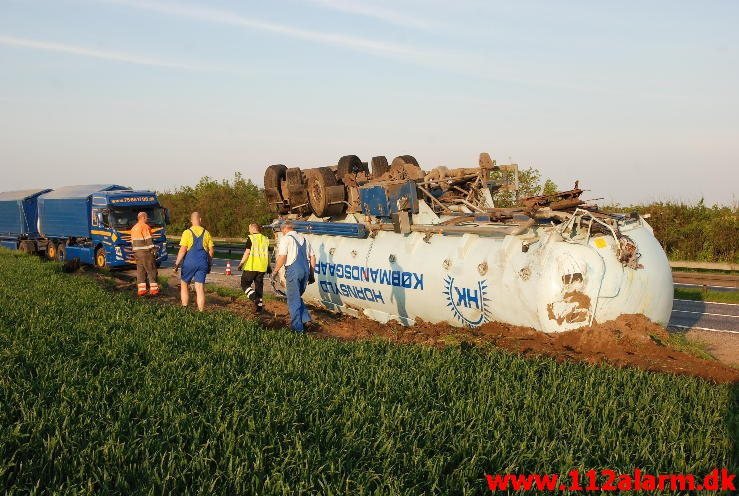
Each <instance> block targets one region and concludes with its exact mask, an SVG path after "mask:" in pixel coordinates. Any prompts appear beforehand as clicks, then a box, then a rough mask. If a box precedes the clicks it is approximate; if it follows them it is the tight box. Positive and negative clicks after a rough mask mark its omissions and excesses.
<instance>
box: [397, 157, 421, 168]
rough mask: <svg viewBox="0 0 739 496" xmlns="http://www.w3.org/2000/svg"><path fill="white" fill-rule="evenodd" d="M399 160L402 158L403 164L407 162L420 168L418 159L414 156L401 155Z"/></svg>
mask: <svg viewBox="0 0 739 496" xmlns="http://www.w3.org/2000/svg"><path fill="white" fill-rule="evenodd" d="M399 158H402V159H403V162H405V163H406V164H413V165H416V166H418V160H416V157H414V156H413V155H401V156H400V157H399Z"/></svg>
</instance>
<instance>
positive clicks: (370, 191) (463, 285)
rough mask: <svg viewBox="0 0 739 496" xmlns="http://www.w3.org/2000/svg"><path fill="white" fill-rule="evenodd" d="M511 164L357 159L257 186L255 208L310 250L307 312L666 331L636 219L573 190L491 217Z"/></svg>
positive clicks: (663, 276) (658, 275)
mask: <svg viewBox="0 0 739 496" xmlns="http://www.w3.org/2000/svg"><path fill="white" fill-rule="evenodd" d="M517 183H518V177H517V166H516V165H504V166H498V165H496V163H495V162H494V161H493V160H491V159H490V157H489V155H487V154H481V155H480V160H479V164H478V166H477V167H471V168H460V169H449V168H446V167H437V168H435V169H433V170H431V171H429V172H424V171H423V170H422V169H421V168H420V166H419V165H418V163H417V162H416V160H415V159H414V158H413V157H411V156H407V155H405V156H400V157H397V158H396V159H395V160H393V161H392V163H390V164H389V163H388V161H387V160H386V159H385V158H384V157H375V158H373V159H372V172H371V173H370V171H369V168H368V166H367V164H366V163H363V162H361V161H360V160H359V159H358V158H357V157H356V156H346V157H342V158H341V159H340V160H339V162H338V164H337V165H336V166H330V167H320V168H316V169H308V170H305V171H302V170H301V169H299V168H292V169H288V168H286V167H284V166H282V165H273V166H270V167H269V168H268V169H267V171H266V174H265V196H266V198H267V201H268V202H269V204H270V206H271V207H272V208H273V209H274V211H275V212H276V213H277V214H278V215H279V218H278V219H277V220H276V222H275V224H273V227H275V228H278V226H279V225H280V224H281V223H282V222H283V221H285V220H287V219H290V220H291V221H292V222H293V223H294V225H295V229H296V230H297V231H299V232H302V233H304V234H305V235H306V236H307V237H308V239H309V240H310V241H311V244H312V247H313V250H314V252H315V255H316V258H317V264H316V283H315V284H311V285H309V286H308V289H307V290H306V293H305V298H306V300H307V301H309V302H312V303H313V304H318V305H322V306H325V307H327V308H329V309H332V310H336V311H341V312H344V313H347V314H350V315H355V316H359V315H365V316H367V317H369V318H372V319H374V320H378V321H380V322H387V321H390V320H396V321H398V322H400V323H402V324H404V325H412V324H413V323H414V322H416V321H417V320H419V319H420V320H423V321H426V322H431V323H437V322H447V323H449V324H452V325H457V326H479V325H481V324H484V323H485V322H489V321H500V322H505V323H510V324H515V325H523V326H530V327H534V328H536V329H539V330H542V331H545V332H559V331H565V330H569V329H574V328H577V327H581V326H584V325H589V324H592V323H594V322H596V321H597V322H604V321H606V320H611V319H615V318H616V317H618V316H619V315H621V314H643V315H645V316H647V317H648V318H649V319H651V320H652V321H654V322H657V323H660V324H666V322H667V320H668V318H669V314H670V311H671V306H672V277H671V272H670V268H669V264H668V262H667V258H666V256H665V254H664V252H663V251H662V248H661V247H660V245H659V243H658V242H657V241H656V239H655V238H654V236H653V234H652V231H651V228H650V227H649V225H648V224H647V223H646V221H645V220H644V219H643V218H641V217H640V216H638V215H637V214H631V215H627V216H624V215H613V214H607V213H604V212H601V211H600V210H598V208H597V207H596V206H594V205H587V204H585V202H584V201H582V200H581V199H580V196H581V194H582V193H583V190H581V189H579V188H578V185H577V183H575V187H574V188H573V189H572V190H569V191H562V192H558V193H555V194H552V195H544V196H535V197H528V198H523V199H519V200H518V201H517V202H516V204H515V206H512V207H496V205H495V203H494V198H495V197H496V195H497V194H500V193H505V192H510V193H509V195H511V196H512V194H513V193H512V192H514V191H516V189H517V186H518V184H517Z"/></svg>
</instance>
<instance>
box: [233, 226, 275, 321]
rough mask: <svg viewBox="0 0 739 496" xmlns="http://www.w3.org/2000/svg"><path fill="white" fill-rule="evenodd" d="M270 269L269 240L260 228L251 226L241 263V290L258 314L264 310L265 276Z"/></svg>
mask: <svg viewBox="0 0 739 496" xmlns="http://www.w3.org/2000/svg"><path fill="white" fill-rule="evenodd" d="M268 269H269V238H267V236H265V235H264V234H262V233H261V232H259V226H258V225H256V224H254V223H252V224H249V237H248V238H246V249H245V250H244V256H242V257H241V262H239V270H242V271H243V272H242V273H241V289H242V290H243V291H244V293H245V294H246V296H247V298H249V299H250V300H251V301H253V302H254V305H255V306H256V310H257V312H262V310H263V309H264V301H263V300H262V295H263V294H264V274H266V273H267V270H268ZM252 284H253V285H254V288H252Z"/></svg>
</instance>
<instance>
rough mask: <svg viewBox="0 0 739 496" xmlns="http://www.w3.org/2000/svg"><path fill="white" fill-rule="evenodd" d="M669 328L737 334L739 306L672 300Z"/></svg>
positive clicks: (738, 332) (738, 331)
mask: <svg viewBox="0 0 739 496" xmlns="http://www.w3.org/2000/svg"><path fill="white" fill-rule="evenodd" d="M669 325H670V326H672V327H679V328H682V329H700V330H703V331H719V332H728V333H734V334H739V305H735V304H731V303H709V302H705V301H693V300H674V303H673V305H672V317H671V318H670V324H669Z"/></svg>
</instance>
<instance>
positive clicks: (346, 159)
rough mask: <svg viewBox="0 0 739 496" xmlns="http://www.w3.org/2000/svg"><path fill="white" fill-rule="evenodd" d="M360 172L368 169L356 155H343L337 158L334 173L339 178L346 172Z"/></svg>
mask: <svg viewBox="0 0 739 496" xmlns="http://www.w3.org/2000/svg"><path fill="white" fill-rule="evenodd" d="M360 172H369V170H368V169H367V164H364V163H362V161H361V160H359V157H357V156H356V155H344V156H343V157H341V158H340V159H339V164H338V165H337V167H336V175H337V176H338V177H339V180H341V179H343V178H344V176H346V175H347V174H359V173H360Z"/></svg>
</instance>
